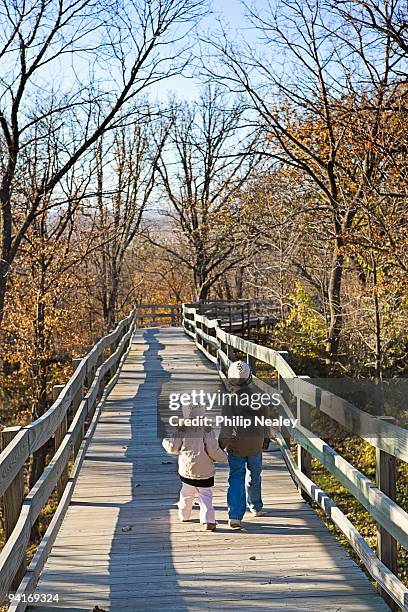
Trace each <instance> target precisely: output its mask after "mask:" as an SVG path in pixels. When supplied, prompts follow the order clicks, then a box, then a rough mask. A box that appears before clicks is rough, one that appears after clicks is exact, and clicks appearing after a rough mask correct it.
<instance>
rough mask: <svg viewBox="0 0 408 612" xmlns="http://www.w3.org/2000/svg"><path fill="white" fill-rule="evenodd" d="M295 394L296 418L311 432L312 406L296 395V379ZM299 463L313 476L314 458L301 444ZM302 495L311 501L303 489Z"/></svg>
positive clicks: (302, 469)
mask: <svg viewBox="0 0 408 612" xmlns="http://www.w3.org/2000/svg"><path fill="white" fill-rule="evenodd" d="M298 378H309V376H298ZM294 385H295V388H294V392H295V397H296V418H297V419H298V423H299V425H302V426H303V427H305V428H306V429H309V430H310V427H311V424H312V419H311V411H310V406H309V404H307V403H306V402H305V401H303V400H301V399H300V398H299V397H298V396H297V394H296V379H295V381H294ZM297 463H298V468H299V469H300V470H301V471H302V472H303V474H305V476H307V477H308V478H311V476H312V456H311V454H310V453H308V452H307V450H305V449H304V448H303V447H302V445H301V444H298V445H297ZM301 495H302V497H303V498H304V499H309V496H308V495H307V493H306V492H305V491H303V489H301Z"/></svg>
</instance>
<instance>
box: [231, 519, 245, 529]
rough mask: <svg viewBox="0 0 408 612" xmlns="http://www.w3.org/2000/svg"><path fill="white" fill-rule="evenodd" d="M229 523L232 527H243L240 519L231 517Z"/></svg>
mask: <svg viewBox="0 0 408 612" xmlns="http://www.w3.org/2000/svg"><path fill="white" fill-rule="evenodd" d="M228 525H229V527H230V529H242V525H241V521H239V520H238V519H230V520H229V521H228Z"/></svg>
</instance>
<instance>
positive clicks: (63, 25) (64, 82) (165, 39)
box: [0, 0, 203, 320]
mask: <svg viewBox="0 0 408 612" xmlns="http://www.w3.org/2000/svg"><path fill="white" fill-rule="evenodd" d="M202 12H203V0H122V1H117V2H112V3H110V2H96V1H95V0H73V1H67V0H61V1H60V2H58V3H55V2H54V1H53V0H42V1H41V2H38V1H37V0H31V2H26V1H25V0H24V1H23V0H3V1H2V2H1V4H0V20H1V21H2V24H4V27H3V28H2V30H1V33H0V62H1V72H0V127H1V146H0V151H1V160H0V171H1V177H0V205H1V209H0V214H1V217H0V231H1V241H2V243H1V254H0V320H1V317H2V313H3V307H4V300H5V295H6V290H7V279H8V276H9V274H10V270H11V266H12V264H13V261H14V259H15V257H16V254H17V252H18V249H19V247H20V245H21V242H22V240H23V238H24V236H25V235H26V233H27V230H28V228H29V227H30V225H31V224H32V223H33V221H34V219H35V218H36V217H37V216H38V215H39V214H42V210H43V208H44V207H45V206H49V205H53V206H55V205H56V202H55V198H54V199H53V201H52V202H51V201H50V198H49V194H51V193H53V192H54V190H55V188H56V187H58V185H59V184H60V182H61V180H62V179H63V178H64V176H65V175H66V174H67V172H69V170H70V169H71V168H72V167H73V166H74V165H75V164H76V163H77V162H78V160H79V159H80V158H81V157H82V156H83V155H84V154H85V153H87V152H88V151H89V150H90V149H91V148H92V147H93V146H94V145H95V143H96V142H97V141H98V139H99V138H100V137H101V135H102V134H103V133H104V132H105V131H106V130H108V129H110V128H112V127H113V126H115V120H116V118H117V116H118V113H119V111H121V110H122V109H125V108H126V106H127V103H128V102H129V101H130V100H131V99H132V98H134V97H135V96H137V95H138V94H139V93H140V92H141V91H143V90H145V89H146V88H147V87H148V86H150V85H152V84H153V83H157V82H159V81H161V80H162V79H165V78H167V77H168V76H170V75H173V74H177V73H179V72H180V71H181V70H182V69H183V67H184V66H185V63H186V61H187V59H186V54H185V51H186V47H185V44H184V43H183V40H184V37H185V34H186V32H187V31H188V30H189V29H190V28H191V27H192V25H193V24H194V22H195V20H196V19H197V18H198V17H199V16H200V15H201V14H202ZM61 69H62V74H60V73H61ZM44 91H47V92H48V94H47V95H45V96H44V93H43V92H44ZM50 116H53V117H57V118H58V120H59V122H60V124H61V125H64V126H68V125H71V126H75V128H76V129H75V131H74V133H73V132H72V131H71V130H70V129H66V130H62V131H60V132H59V140H58V143H57V144H58V147H59V153H60V154H59V156H58V159H57V160H56V162H55V165H54V166H53V167H52V169H49V171H48V172H47V173H46V176H44V177H43V178H42V180H39V181H38V185H37V190H36V192H35V193H32V192H30V193H26V192H24V190H23V189H20V186H19V182H18V174H19V167H20V164H21V157H22V152H23V151H24V149H25V147H27V146H28V145H29V143H30V142H31V141H32V139H33V138H37V139H46V138H48V137H49V133H48V128H47V118H48V117H50ZM123 117H124V114H123V113H122V115H121V120H123ZM45 163H46V160H45V161H44V164H45ZM16 203H17V204H16ZM16 207H17V210H16Z"/></svg>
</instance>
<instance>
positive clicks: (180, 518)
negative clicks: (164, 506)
mask: <svg viewBox="0 0 408 612" xmlns="http://www.w3.org/2000/svg"><path fill="white" fill-rule="evenodd" d="M178 519H179V521H180V523H188V522H189V520H190V519H189V518H188V519H186V518H183V517H182V516H180V515H179V517H178Z"/></svg>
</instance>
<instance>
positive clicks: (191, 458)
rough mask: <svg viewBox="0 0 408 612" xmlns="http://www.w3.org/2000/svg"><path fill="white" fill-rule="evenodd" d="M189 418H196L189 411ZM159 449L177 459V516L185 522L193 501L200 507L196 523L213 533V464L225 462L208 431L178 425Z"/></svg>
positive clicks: (194, 414) (196, 412)
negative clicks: (198, 522)
mask: <svg viewBox="0 0 408 612" xmlns="http://www.w3.org/2000/svg"><path fill="white" fill-rule="evenodd" d="M189 413H190V414H189V415H188V416H189V418H190V416H191V417H194V416H197V415H199V414H200V411H199V410H194V409H192V410H191V409H190V410H189ZM163 447H164V449H165V450H166V452H167V453H169V454H170V455H178V456H179V460H178V467H179V475H180V479H181V481H182V487H181V491H180V499H179V502H178V516H179V519H180V521H182V522H184V521H188V520H189V519H190V516H191V511H192V508H193V503H194V499H195V497H196V496H197V497H198V500H199V504H200V523H201V525H202V526H203V529H204V530H206V531H214V530H215V529H216V526H217V525H216V522H215V513H214V506H213V502H212V487H213V486H214V475H215V466H214V461H220V462H222V463H226V462H227V455H226V453H225V452H224V451H223V450H221V448H220V447H219V445H218V441H217V439H216V437H215V434H214V431H213V430H212V428H211V427H203V426H197V427H191V426H189V427H185V426H184V425H181V426H180V427H179V428H178V430H177V431H176V432H175V434H174V436H171V437H169V438H165V439H164V440H163Z"/></svg>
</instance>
